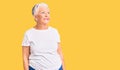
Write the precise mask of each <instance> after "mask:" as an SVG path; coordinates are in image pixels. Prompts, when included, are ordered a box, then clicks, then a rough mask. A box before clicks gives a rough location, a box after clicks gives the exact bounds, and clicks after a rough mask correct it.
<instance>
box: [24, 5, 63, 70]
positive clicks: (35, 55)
mask: <svg viewBox="0 0 120 70" xmlns="http://www.w3.org/2000/svg"><path fill="white" fill-rule="evenodd" d="M32 15H33V17H34V19H35V21H36V25H35V26H33V27H32V28H30V29H28V30H27V31H26V32H25V35H24V38H23V41H22V53H23V65H24V70H65V69H64V61H63V55H62V50H61V46H60V36H59V33H58V31H57V30H56V29H55V28H53V27H51V26H49V25H48V22H49V21H50V11H49V7H48V5H47V4H45V3H39V4H36V5H35V6H34V7H33V9H32Z"/></svg>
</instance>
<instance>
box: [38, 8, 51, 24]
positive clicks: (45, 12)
mask: <svg viewBox="0 0 120 70" xmlns="http://www.w3.org/2000/svg"><path fill="white" fill-rule="evenodd" d="M36 18H37V22H39V23H41V24H47V23H48V22H49V21H50V11H49V8H48V7H44V6H43V7H40V8H39V11H38V14H37V15H36Z"/></svg>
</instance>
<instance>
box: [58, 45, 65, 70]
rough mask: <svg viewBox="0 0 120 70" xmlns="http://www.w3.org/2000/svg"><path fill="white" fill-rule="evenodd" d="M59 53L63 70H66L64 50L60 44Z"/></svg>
mask: <svg viewBox="0 0 120 70" xmlns="http://www.w3.org/2000/svg"><path fill="white" fill-rule="evenodd" d="M57 52H58V54H59V55H60V57H61V60H62V67H63V70H65V64H64V57H63V54H62V48H61V45H60V43H58V49H57Z"/></svg>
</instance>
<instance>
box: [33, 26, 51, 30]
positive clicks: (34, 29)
mask: <svg viewBox="0 0 120 70" xmlns="http://www.w3.org/2000/svg"><path fill="white" fill-rule="evenodd" d="M50 28H51V27H50V26H48V28H47V29H36V28H34V27H32V29H33V30H35V31H48V30H49V29H50Z"/></svg>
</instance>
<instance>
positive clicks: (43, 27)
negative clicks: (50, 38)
mask: <svg viewBox="0 0 120 70" xmlns="http://www.w3.org/2000/svg"><path fill="white" fill-rule="evenodd" d="M34 28H36V29H39V30H45V29H48V25H47V24H40V23H37V24H36V25H35V26H34Z"/></svg>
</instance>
